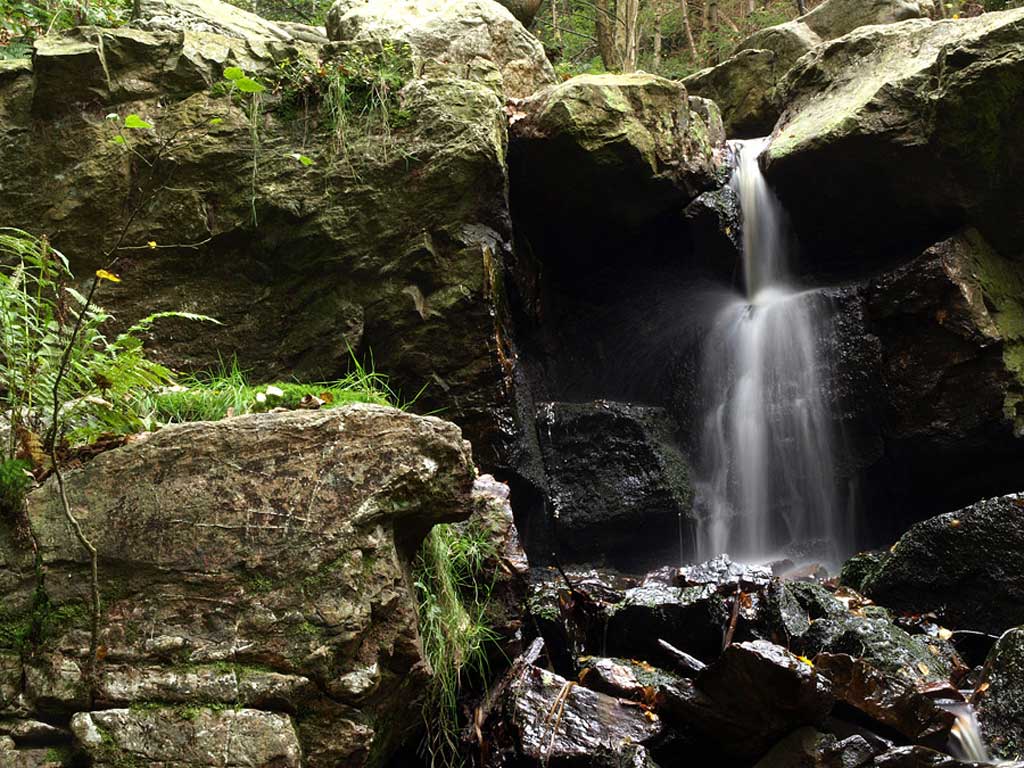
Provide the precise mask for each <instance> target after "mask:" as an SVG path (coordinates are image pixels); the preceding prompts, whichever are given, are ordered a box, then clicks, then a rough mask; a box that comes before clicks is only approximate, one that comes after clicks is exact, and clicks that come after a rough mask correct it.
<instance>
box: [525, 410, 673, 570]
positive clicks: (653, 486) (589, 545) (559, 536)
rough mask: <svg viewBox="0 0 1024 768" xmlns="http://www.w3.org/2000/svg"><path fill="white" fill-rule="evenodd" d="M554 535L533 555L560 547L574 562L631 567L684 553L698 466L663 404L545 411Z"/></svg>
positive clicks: (541, 426) (541, 423)
mask: <svg viewBox="0 0 1024 768" xmlns="http://www.w3.org/2000/svg"><path fill="white" fill-rule="evenodd" d="M537 430H538V436H539V440H540V450H541V454H542V456H543V460H544V468H545V472H546V474H547V496H548V514H549V516H550V518H551V524H552V527H553V536H554V537H555V538H554V541H552V534H551V533H548V532H547V531H539V530H537V529H534V531H535V533H536V534H537V535H538V536H539V537H543V539H544V540H543V541H531V542H529V544H530V545H531V546H530V547H529V549H530V551H531V552H534V551H536V552H537V553H538V555H539V556H540V557H545V556H549V555H548V553H549V552H550V551H551V549H552V548H556V551H557V552H558V555H559V557H560V558H561V559H562V560H563V561H566V562H570V563H578V562H592V563H593V562H601V561H604V562H607V563H610V564H613V565H615V566H617V567H620V568H623V569H626V570H634V571H636V570H640V569H642V568H643V567H645V566H648V565H650V564H651V563H664V562H666V561H668V560H676V561H678V558H679V557H680V552H679V546H680V536H681V526H684V525H685V528H686V530H689V528H690V519H689V516H690V511H691V504H692V499H693V493H692V490H691V486H690V469H689V465H688V463H687V461H686V458H685V455H684V454H683V452H682V448H681V446H680V444H679V443H678V442H677V439H676V435H675V434H674V426H673V425H672V422H671V420H670V418H669V417H668V416H667V414H666V412H665V411H664V410H663V409H660V408H651V407H646V406H638V405H629V404H625V403H612V402H603V401H602V402H595V403H581V404H575V403H542V404H540V405H539V406H538V409H537Z"/></svg>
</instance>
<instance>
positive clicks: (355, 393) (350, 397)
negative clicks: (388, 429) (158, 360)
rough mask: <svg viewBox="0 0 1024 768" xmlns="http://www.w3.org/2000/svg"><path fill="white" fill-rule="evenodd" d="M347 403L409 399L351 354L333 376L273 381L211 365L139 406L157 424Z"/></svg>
mask: <svg viewBox="0 0 1024 768" xmlns="http://www.w3.org/2000/svg"><path fill="white" fill-rule="evenodd" d="M304 401H305V403H304ZM352 403H374V404H376V405H390V406H394V407H397V408H406V407H408V406H409V405H411V403H405V402H402V401H401V399H400V398H399V396H398V395H397V394H396V393H395V392H393V391H392V390H391V388H390V387H389V386H388V382H387V377H385V376H384V375H383V374H380V373H377V372H375V371H374V370H373V369H372V367H371V368H369V369H368V368H366V367H364V366H363V365H361V364H360V363H359V362H358V361H357V360H355V359H353V368H352V371H351V372H350V373H349V374H348V375H346V376H345V377H343V378H341V379H337V380H335V381H327V382H315V383H296V382H277V383H272V384H254V383H253V382H251V381H250V379H249V376H248V375H247V374H246V372H245V371H243V370H242V369H241V368H239V366H238V363H237V361H236V362H233V363H231V364H230V365H221V366H220V368H219V369H217V370H216V371H211V372H206V373H198V374H195V375H193V376H188V377H183V378H180V379H179V380H178V385H177V386H175V387H168V388H165V389H163V390H161V391H157V392H154V393H152V394H151V395H150V396H149V397H148V399H147V401H146V402H145V403H140V406H139V407H140V408H142V409H143V410H145V411H148V412H149V414H150V418H151V419H152V420H153V421H154V422H155V423H156V424H157V425H162V424H180V423H183V422H190V421H219V420H220V419H223V418H226V417H228V416H241V415H243V414H247V413H265V412H267V411H270V410H273V409H275V408H286V409H298V408H303V407H306V404H313V405H316V406H318V407H321V408H337V407H339V406H343V405H351V404H352Z"/></svg>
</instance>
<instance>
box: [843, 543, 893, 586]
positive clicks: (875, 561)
mask: <svg viewBox="0 0 1024 768" xmlns="http://www.w3.org/2000/svg"><path fill="white" fill-rule="evenodd" d="M884 558H885V553H884V552H859V553H857V554H856V555H854V556H853V557H851V558H850V559H849V560H847V561H846V562H845V563H843V567H842V570H841V571H840V572H839V583H840V584H842V585H843V586H844V587H850V588H851V589H855V590H857V591H858V592H859V591H861V590H862V588H863V586H864V580H865V579H867V577H868V576H869V575H870V574H871V572H872V571H873V570H874V569H875V568H877V567H878V565H879V563H881V562H882V560H883V559H884Z"/></svg>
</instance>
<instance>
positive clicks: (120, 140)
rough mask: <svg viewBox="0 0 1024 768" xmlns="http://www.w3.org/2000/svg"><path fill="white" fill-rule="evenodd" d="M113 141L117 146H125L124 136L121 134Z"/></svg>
mask: <svg viewBox="0 0 1024 768" xmlns="http://www.w3.org/2000/svg"><path fill="white" fill-rule="evenodd" d="M111 141H112V142H114V143H115V144H124V143H125V141H124V136H122V135H121V134H118V135H117V136H115V137H114V138H112V139H111Z"/></svg>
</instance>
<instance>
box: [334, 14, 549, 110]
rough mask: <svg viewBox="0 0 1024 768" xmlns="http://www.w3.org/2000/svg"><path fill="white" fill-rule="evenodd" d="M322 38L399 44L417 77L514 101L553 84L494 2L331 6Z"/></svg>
mask: <svg viewBox="0 0 1024 768" xmlns="http://www.w3.org/2000/svg"><path fill="white" fill-rule="evenodd" d="M327 36H328V37H329V38H330V39H331V40H335V41H341V42H368V41H369V42H374V41H379V40H393V41H401V42H404V43H407V44H408V45H409V46H410V48H411V49H412V53H413V60H414V62H415V66H416V69H417V72H420V73H421V74H422V75H423V76H427V77H430V76H448V77H452V76H455V77H462V78H466V79H469V80H473V81H476V82H479V83H486V84H487V85H489V86H491V87H493V88H494V89H496V90H497V91H498V92H499V93H502V94H504V95H505V96H510V97H514V98H521V97H524V96H529V95H530V94H531V93H533V92H534V91H536V90H537V89H539V88H542V87H543V86H546V85H550V84H552V83H554V82H555V72H554V70H553V69H552V68H551V63H550V62H549V61H548V60H547V57H546V56H545V55H544V47H543V46H542V45H541V43H540V41H539V40H538V39H537V38H536V37H534V36H533V35H531V34H530V33H529V32H527V31H526V29H525V28H524V27H523V25H522V24H521V23H520V22H519V21H517V20H516V18H515V17H514V16H513V15H512V13H511V12H509V10H508V9H507V8H506V7H504V6H503V5H502V4H499V3H498V2H495V0H399V1H398V2H396V1H395V0H336V2H335V3H334V5H332V6H331V10H330V12H329V13H328V15H327Z"/></svg>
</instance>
